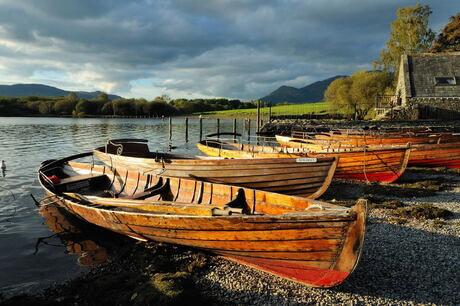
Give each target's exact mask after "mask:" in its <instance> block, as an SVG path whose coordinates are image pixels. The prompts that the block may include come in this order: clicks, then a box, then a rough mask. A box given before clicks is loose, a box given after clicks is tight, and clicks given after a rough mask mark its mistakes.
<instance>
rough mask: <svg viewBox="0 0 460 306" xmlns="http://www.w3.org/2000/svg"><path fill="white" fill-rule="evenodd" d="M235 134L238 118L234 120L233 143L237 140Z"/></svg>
mask: <svg viewBox="0 0 460 306" xmlns="http://www.w3.org/2000/svg"><path fill="white" fill-rule="evenodd" d="M235 134H236V118H233V142H235V141H236V139H235V138H236V136H235Z"/></svg>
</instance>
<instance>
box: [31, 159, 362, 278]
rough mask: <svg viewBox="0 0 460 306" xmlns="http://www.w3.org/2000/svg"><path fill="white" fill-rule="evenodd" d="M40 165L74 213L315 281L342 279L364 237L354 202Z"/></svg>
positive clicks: (66, 163) (50, 189) (66, 164)
mask: <svg viewBox="0 0 460 306" xmlns="http://www.w3.org/2000/svg"><path fill="white" fill-rule="evenodd" d="M90 155H91V153H87V154H80V155H77V156H72V157H69V158H64V159H61V160H55V161H48V162H46V163H44V164H43V165H42V166H41V167H40V169H39V181H40V184H41V185H42V187H43V188H44V190H45V192H46V194H47V195H48V196H49V197H50V198H49V200H52V201H53V202H54V203H55V204H56V205H59V206H61V207H63V208H65V209H66V210H68V211H69V212H71V213H72V214H74V215H76V216H78V217H79V218H81V219H83V220H85V221H87V222H89V223H92V224H95V225H98V226H101V227H104V228H106V229H109V230H112V231H114V232H118V233H121V234H124V235H127V236H130V237H132V238H136V239H140V240H146V239H150V240H154V241H159V242H166V243H173V244H180V245H185V246H190V247H195V248H199V249H202V250H206V251H210V252H213V253H215V254H218V255H221V256H224V257H226V258H229V259H231V260H235V261H238V262H240V263H244V264H247V265H250V266H252V267H256V268H258V269H261V270H264V271H267V272H270V273H273V274H275V275H278V276H281V277H284V278H287V279H291V280H295V281H298V282H302V283H305V284H308V285H310V286H315V287H332V286H335V285H338V284H340V283H341V282H343V281H344V280H345V279H346V278H347V277H348V276H349V275H350V273H351V272H352V271H353V270H354V268H355V267H356V265H357V263H358V260H359V257H360V254H361V250H362V247H363V242H364V234H365V221H366V201H365V200H359V201H358V202H357V204H356V205H355V206H353V207H352V208H345V207H340V206H336V205H332V204H328V203H324V202H319V201H315V200H312V199H307V198H302V197H297V196H289V195H282V194H278V193H272V192H266V191H261V190H254V189H249V188H242V187H235V186H230V185H221V184H214V183H209V182H203V181H194V180H187V179H182V178H169V177H161V176H154V175H149V174H142V173H139V172H135V171H129V170H119V169H116V168H113V167H112V168H111V167H107V166H100V165H94V164H84V163H76V162H72V160H73V159H75V158H77V157H84V156H90Z"/></svg>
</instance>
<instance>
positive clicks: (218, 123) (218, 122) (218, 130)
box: [216, 118, 220, 138]
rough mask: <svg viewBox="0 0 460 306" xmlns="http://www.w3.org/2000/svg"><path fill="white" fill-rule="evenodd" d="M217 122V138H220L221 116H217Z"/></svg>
mask: <svg viewBox="0 0 460 306" xmlns="http://www.w3.org/2000/svg"><path fill="white" fill-rule="evenodd" d="M216 124H217V138H220V136H219V133H220V119H219V118H217V120H216Z"/></svg>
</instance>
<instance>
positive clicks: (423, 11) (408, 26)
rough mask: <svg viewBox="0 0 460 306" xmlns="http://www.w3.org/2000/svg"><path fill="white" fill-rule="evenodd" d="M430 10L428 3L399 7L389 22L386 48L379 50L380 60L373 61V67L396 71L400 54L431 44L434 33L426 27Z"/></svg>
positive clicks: (425, 47)
mask: <svg viewBox="0 0 460 306" xmlns="http://www.w3.org/2000/svg"><path fill="white" fill-rule="evenodd" d="M431 13H432V11H431V8H430V6H429V5H421V4H420V3H418V4H416V5H415V6H408V7H405V8H399V9H398V11H397V13H396V15H397V16H398V18H396V19H395V20H394V21H393V22H392V23H391V32H390V38H389V40H388V41H387V43H386V48H384V49H383V50H382V51H381V52H380V60H378V61H374V62H373V64H374V68H376V69H380V70H383V71H390V72H396V73H395V75H397V70H398V67H399V60H400V59H401V55H402V54H407V53H418V52H424V51H426V50H427V49H429V48H430V47H431V45H432V44H433V41H434V38H435V34H434V32H433V31H432V30H431V29H429V28H428V21H429V17H430V15H431Z"/></svg>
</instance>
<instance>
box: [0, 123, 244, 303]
mask: <svg viewBox="0 0 460 306" xmlns="http://www.w3.org/2000/svg"><path fill="white" fill-rule="evenodd" d="M184 121H185V120H184V119H179V118H178V119H174V120H173V138H172V141H170V140H169V134H168V133H169V127H168V121H167V120H164V121H163V120H162V119H73V118H22V117H21V118H5V117H0V159H1V160H5V163H6V167H7V171H6V173H5V176H2V175H1V173H0V275H1V277H0V293H1V294H3V295H6V296H9V295H11V294H16V293H20V292H29V291H36V290H39V289H41V288H44V287H46V286H49V285H50V284H51V283H53V282H60V281H64V280H67V279H69V278H72V277H74V276H76V275H77V274H78V273H79V272H81V271H82V270H84V269H86V268H85V267H84V266H83V265H82V264H84V263H85V262H86V261H89V260H88V258H82V257H81V254H78V252H76V251H75V250H74V249H73V246H69V243H68V239H67V240H66V239H62V236H61V238H59V237H57V236H53V231H54V232H56V231H59V230H61V229H63V230H67V229H68V228H67V227H68V226H69V225H63V224H61V223H62V222H60V221H61V220H62V219H61V217H60V216H59V214H58V212H56V211H54V210H51V211H41V212H40V213H39V211H38V208H37V207H36V206H35V205H34V202H33V200H32V198H31V196H30V195H31V194H32V195H34V196H35V198H37V199H41V198H42V197H43V192H42V190H41V188H40V186H39V183H38V181H37V178H36V170H37V168H38V166H39V165H40V163H41V162H42V161H44V160H47V159H54V158H59V157H65V156H69V155H72V154H76V153H81V152H86V151H88V150H91V149H93V148H94V147H96V146H100V145H103V144H104V143H105V142H106V141H107V140H108V139H111V138H145V139H148V140H149V146H150V149H151V150H158V151H167V150H169V148H170V146H171V145H172V146H174V147H177V148H175V149H173V152H175V153H182V154H183V153H185V154H194V155H196V154H200V152H199V151H198V149H197V148H196V146H195V143H196V142H197V141H198V138H199V134H198V133H199V130H198V128H199V125H198V124H199V123H198V120H193V119H191V120H189V142H188V143H186V142H185V122H184ZM220 126H221V127H220V130H221V131H231V130H232V122H231V121H229V120H223V121H221V123H220ZM215 131H216V123H215V121H214V120H203V135H206V134H209V133H214V132H215ZM237 131H238V132H240V133H241V132H242V126H241V121H239V122H238V126H237ZM50 220H54V221H53V222H51V221H50ZM55 221H58V222H57V223H58V224H57V225H56V224H54V223H56V222H55ZM52 223H53V224H54V225H51V224H52ZM66 226H67V227H66ZM41 238H42V239H41ZM43 238H45V239H43ZM84 245H85V246H88V245H90V246H89V248H91V247H94V250H92V252H93V251H94V252H93V253H91V254H92V255H94V256H95V257H96V258H99V260H100V261H103V260H102V259H101V258H103V257H104V254H102V253H104V251H103V250H101V249H100V248H98V246H97V245H96V246H94V245H93V244H91V243H86V244H84ZM80 247H81V245H80ZM82 260H83V261H84V262H82ZM79 263H80V264H79Z"/></svg>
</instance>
